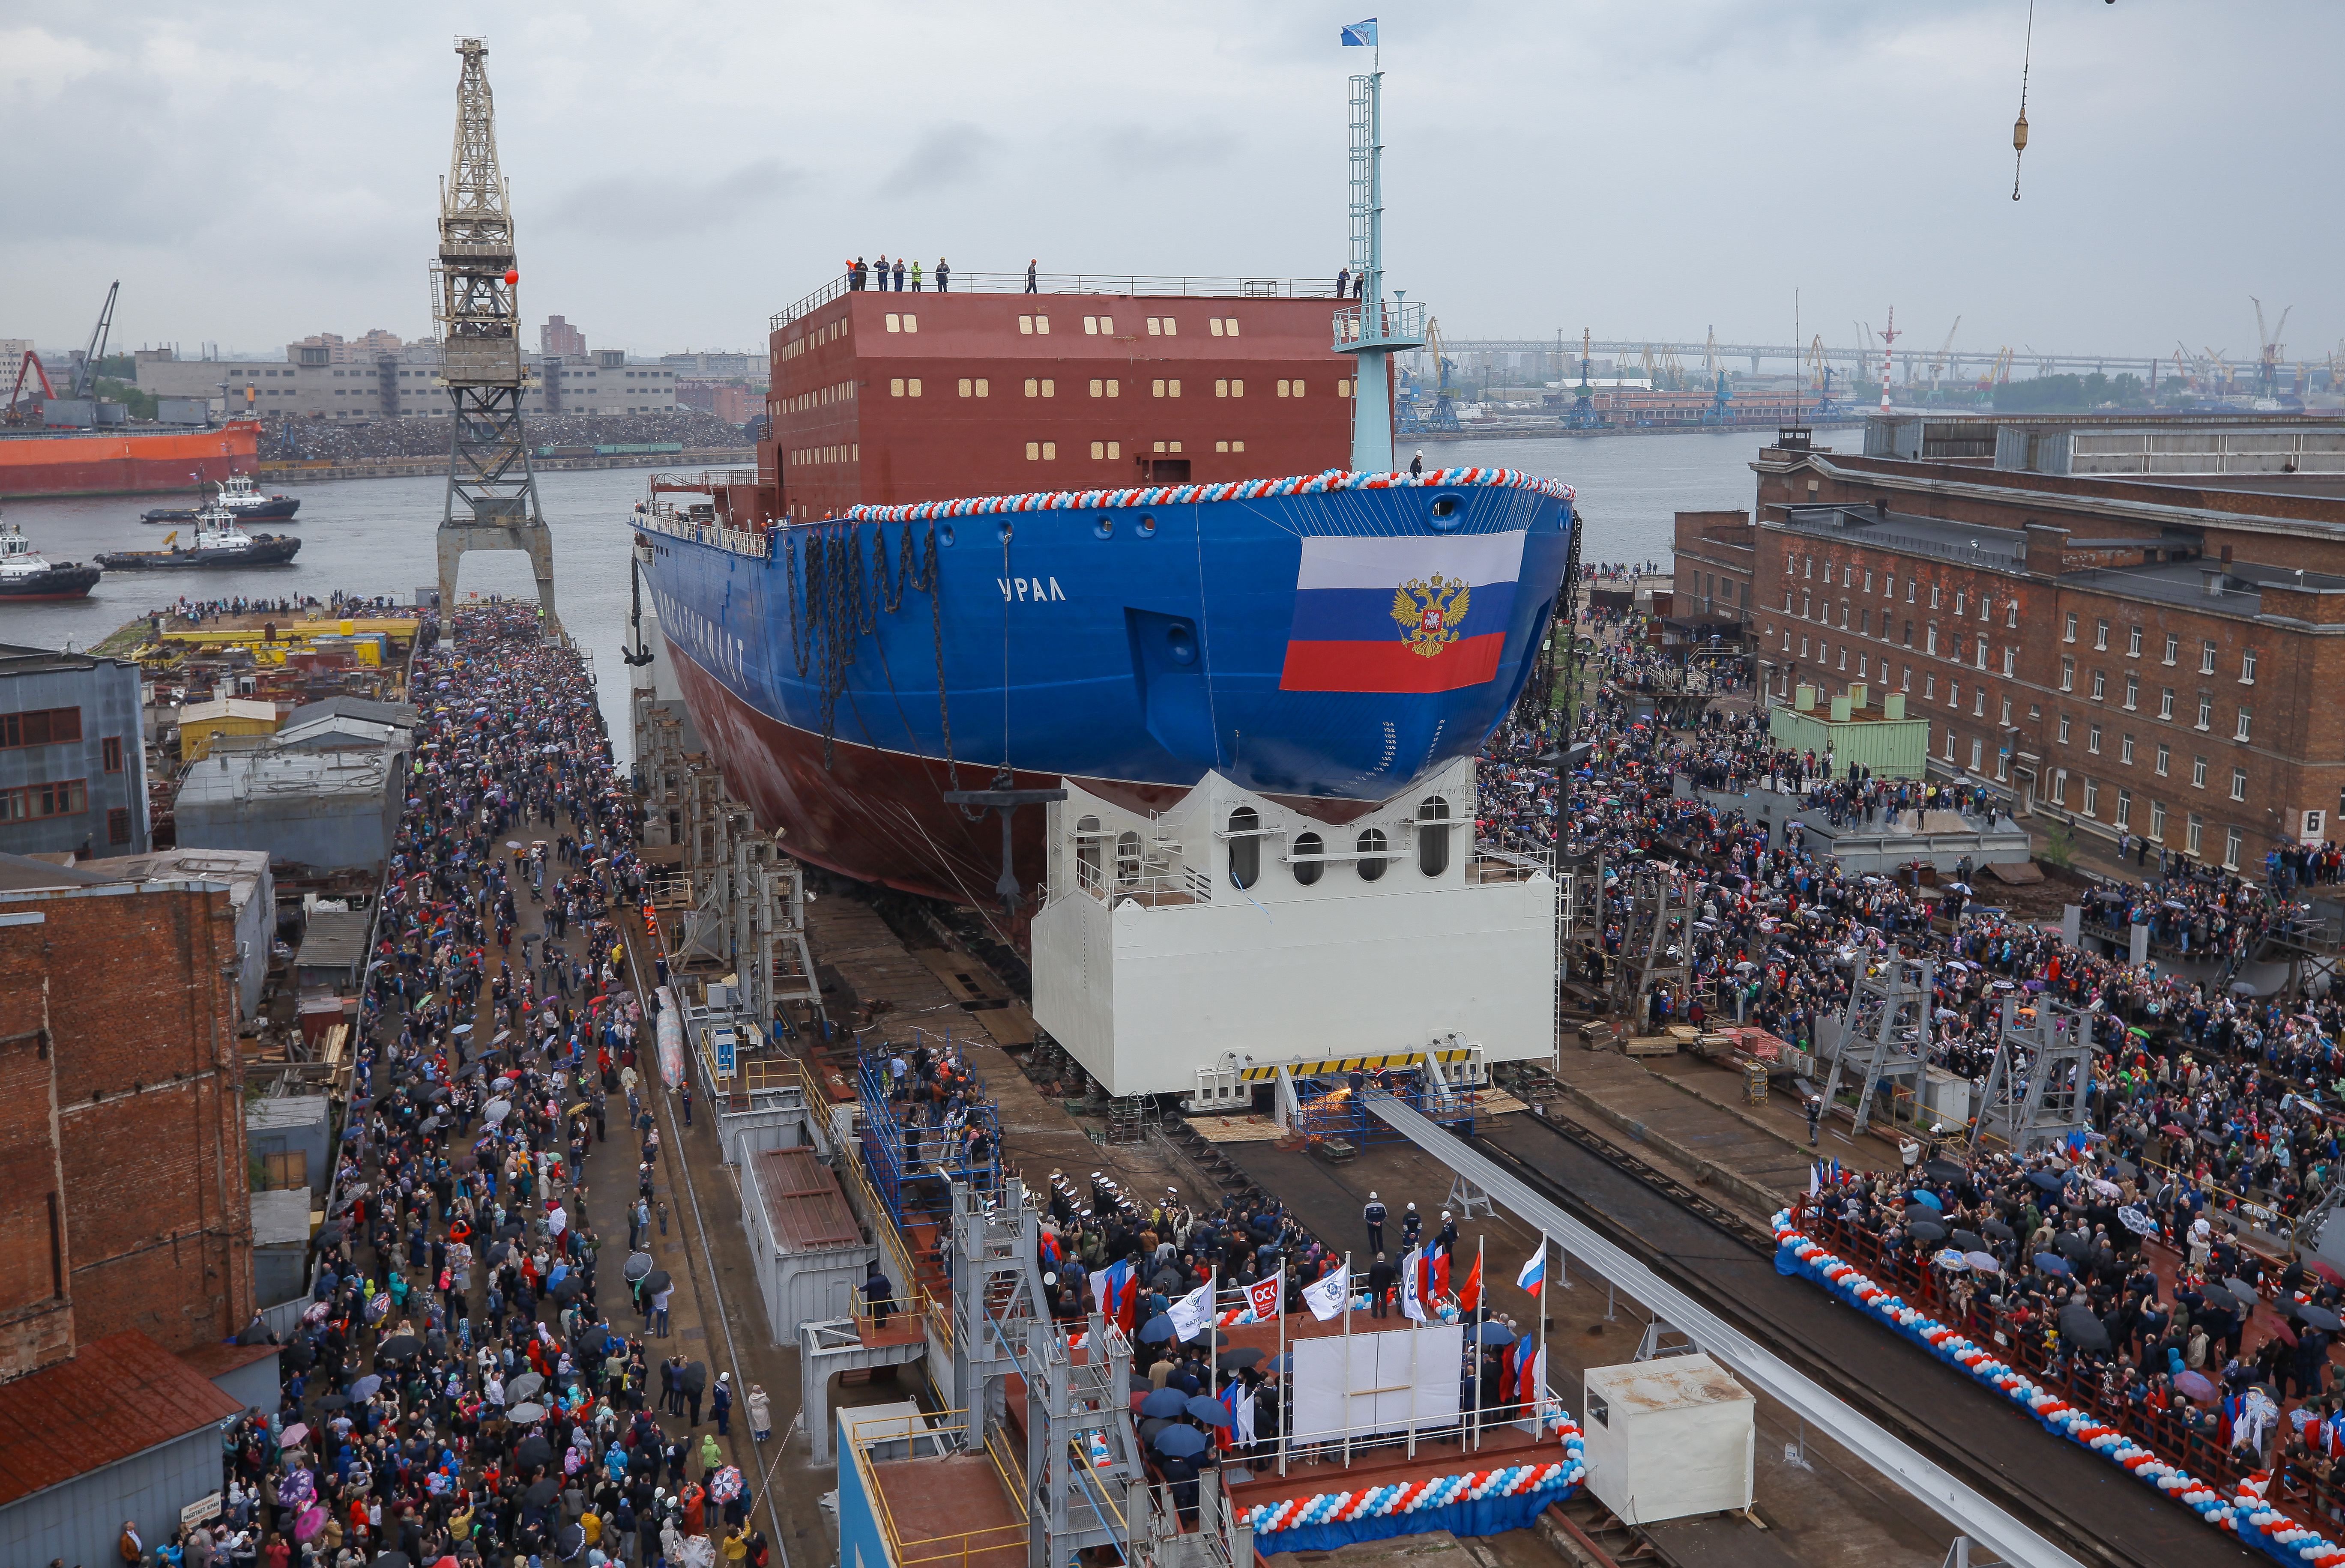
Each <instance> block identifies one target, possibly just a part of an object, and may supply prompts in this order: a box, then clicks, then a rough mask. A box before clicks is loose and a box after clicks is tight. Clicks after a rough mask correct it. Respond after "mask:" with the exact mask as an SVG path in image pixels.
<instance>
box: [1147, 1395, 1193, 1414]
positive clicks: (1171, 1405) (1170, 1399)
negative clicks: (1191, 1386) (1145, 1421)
mask: <svg viewBox="0 0 2345 1568" xmlns="http://www.w3.org/2000/svg"><path fill="white" fill-rule="evenodd" d="M1188 1408H1189V1396H1188V1395H1187V1394H1184V1393H1183V1392H1182V1391H1180V1390H1179V1389H1158V1390H1156V1391H1154V1392H1152V1393H1151V1394H1150V1395H1149V1396H1148V1397H1147V1398H1146V1399H1144V1400H1142V1401H1140V1413H1141V1414H1142V1415H1144V1416H1152V1417H1153V1416H1176V1415H1179V1414H1181V1413H1182V1411H1185V1410H1187V1409H1188Z"/></svg>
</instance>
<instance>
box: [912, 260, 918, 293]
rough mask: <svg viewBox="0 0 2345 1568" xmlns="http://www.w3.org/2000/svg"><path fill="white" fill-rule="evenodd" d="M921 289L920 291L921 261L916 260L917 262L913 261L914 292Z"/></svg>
mask: <svg viewBox="0 0 2345 1568" xmlns="http://www.w3.org/2000/svg"><path fill="white" fill-rule="evenodd" d="M919 291H920V264H919V262H917V261H915V262H913V263H912V292H913V293H915V294H918V293H919Z"/></svg>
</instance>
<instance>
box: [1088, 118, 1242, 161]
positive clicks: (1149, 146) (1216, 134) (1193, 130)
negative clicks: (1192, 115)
mask: <svg viewBox="0 0 2345 1568" xmlns="http://www.w3.org/2000/svg"><path fill="white" fill-rule="evenodd" d="M1089 137H1090V139H1091V141H1092V142H1093V143H1095V144H1096V145H1097V147H1099V150H1100V155H1101V157H1102V158H1104V159H1105V160H1106V161H1107V162H1108V163H1110V164H1112V165H1113V166H1115V167H1118V168H1125V169H1158V168H1162V167H1164V166H1165V165H1167V164H1218V163H1223V162H1225V161H1226V160H1227V159H1228V158H1229V157H1230V155H1231V154H1232V153H1234V152H1236V151H1237V150H1238V147H1239V146H1240V143H1239V140H1238V138H1237V137H1235V136H1233V135H1232V134H1231V133H1230V132H1228V131H1224V130H1217V129H1214V128H1213V127H1211V126H1185V127H1183V126H1174V127H1164V126H1101V127H1100V128H1099V129H1097V130H1094V131H1091V132H1090V133H1089Z"/></svg>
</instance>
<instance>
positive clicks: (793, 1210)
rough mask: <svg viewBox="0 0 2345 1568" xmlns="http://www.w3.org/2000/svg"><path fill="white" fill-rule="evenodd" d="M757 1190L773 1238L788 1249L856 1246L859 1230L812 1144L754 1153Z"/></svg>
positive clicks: (853, 1216)
mask: <svg viewBox="0 0 2345 1568" xmlns="http://www.w3.org/2000/svg"><path fill="white" fill-rule="evenodd" d="M756 1160H757V1163H756V1167H755V1169H756V1173H757V1190H758V1191H759V1192H760V1193H761V1194H763V1195H764V1197H765V1199H766V1219H767V1221H768V1222H769V1223H770V1224H771V1225H772V1226H773V1230H774V1240H775V1241H776V1242H777V1244H779V1245H780V1247H781V1248H782V1249H783V1250H784V1251H786V1252H817V1251H822V1250H826V1249H830V1248H834V1247H859V1246H861V1245H862V1244H863V1228H862V1227H861V1226H860V1225H858V1224H857V1223H856V1219H855V1211H854V1210H853V1209H849V1208H848V1207H847V1199H846V1197H845V1195H844V1194H842V1193H841V1192H840V1191H839V1190H838V1178H837V1177H836V1176H834V1175H832V1174H831V1172H830V1169H829V1168H828V1167H827V1166H825V1165H824V1164H823V1163H822V1161H821V1160H820V1159H819V1158H817V1157H816V1155H815V1152H814V1150H812V1149H810V1148H769V1149H766V1150H764V1151H763V1152H761V1153H760V1154H758V1155H757V1156H756Z"/></svg>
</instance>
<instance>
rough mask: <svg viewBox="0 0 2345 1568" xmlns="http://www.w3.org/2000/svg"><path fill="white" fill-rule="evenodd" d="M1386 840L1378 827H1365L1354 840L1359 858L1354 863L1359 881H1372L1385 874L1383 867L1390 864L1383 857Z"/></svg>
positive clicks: (1382, 830)
mask: <svg viewBox="0 0 2345 1568" xmlns="http://www.w3.org/2000/svg"><path fill="white" fill-rule="evenodd" d="M1388 842H1389V841H1387V840H1386V837H1385V832H1384V829H1382V828H1380V827H1371V828H1368V829H1365V831H1363V832H1362V833H1361V835H1360V836H1359V838H1358V839H1357V840H1356V841H1355V844H1354V848H1355V851H1356V852H1357V853H1358V855H1359V857H1360V858H1359V859H1358V860H1357V861H1356V862H1355V863H1354V864H1355V865H1356V866H1357V867H1358V869H1359V873H1360V880H1361V881H1363V882H1374V881H1376V879H1377V878H1378V877H1380V876H1382V875H1384V874H1385V867H1386V865H1389V864H1390V863H1389V862H1388V861H1386V859H1385V857H1384V856H1385V850H1386V847H1387V845H1388Z"/></svg>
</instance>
